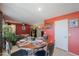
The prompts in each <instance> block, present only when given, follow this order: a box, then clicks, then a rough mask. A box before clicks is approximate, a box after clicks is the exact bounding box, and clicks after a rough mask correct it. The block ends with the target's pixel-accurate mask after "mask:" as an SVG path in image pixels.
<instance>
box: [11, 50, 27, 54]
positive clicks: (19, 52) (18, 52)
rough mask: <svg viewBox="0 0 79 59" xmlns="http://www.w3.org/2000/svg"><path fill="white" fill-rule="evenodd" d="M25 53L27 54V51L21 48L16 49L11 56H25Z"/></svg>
mask: <svg viewBox="0 0 79 59" xmlns="http://www.w3.org/2000/svg"><path fill="white" fill-rule="evenodd" d="M27 55H28V51H26V50H23V49H21V50H18V51H16V52H14V53H12V54H11V56H27Z"/></svg>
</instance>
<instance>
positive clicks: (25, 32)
mask: <svg viewBox="0 0 79 59" xmlns="http://www.w3.org/2000/svg"><path fill="white" fill-rule="evenodd" d="M25 27H26V30H25V31H22V24H16V34H17V35H20V34H30V25H28V24H25Z"/></svg>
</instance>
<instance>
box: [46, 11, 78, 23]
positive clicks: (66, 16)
mask: <svg viewBox="0 0 79 59" xmlns="http://www.w3.org/2000/svg"><path fill="white" fill-rule="evenodd" d="M71 18H79V11H77V12H73V13H69V14H66V15H62V16H58V17H52V18H49V19H46V20H45V24H50V23H53V22H55V21H58V20H63V19H69V20H70V19H71Z"/></svg>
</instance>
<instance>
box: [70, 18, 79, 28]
mask: <svg viewBox="0 0 79 59" xmlns="http://www.w3.org/2000/svg"><path fill="white" fill-rule="evenodd" d="M78 26H79V20H78V19H77V18H75V19H71V20H69V27H78Z"/></svg>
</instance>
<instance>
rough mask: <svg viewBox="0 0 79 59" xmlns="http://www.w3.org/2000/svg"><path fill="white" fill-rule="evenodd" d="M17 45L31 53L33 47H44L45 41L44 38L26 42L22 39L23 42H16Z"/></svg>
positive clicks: (33, 49)
mask: <svg viewBox="0 0 79 59" xmlns="http://www.w3.org/2000/svg"><path fill="white" fill-rule="evenodd" d="M21 44H22V45H21ZM17 46H18V47H20V48H22V49H26V50H27V51H28V52H29V55H33V53H34V51H35V49H40V48H43V47H46V46H47V41H45V40H37V41H28V42H25V41H24V43H23V42H21V43H17ZM46 49H47V48H46Z"/></svg>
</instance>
